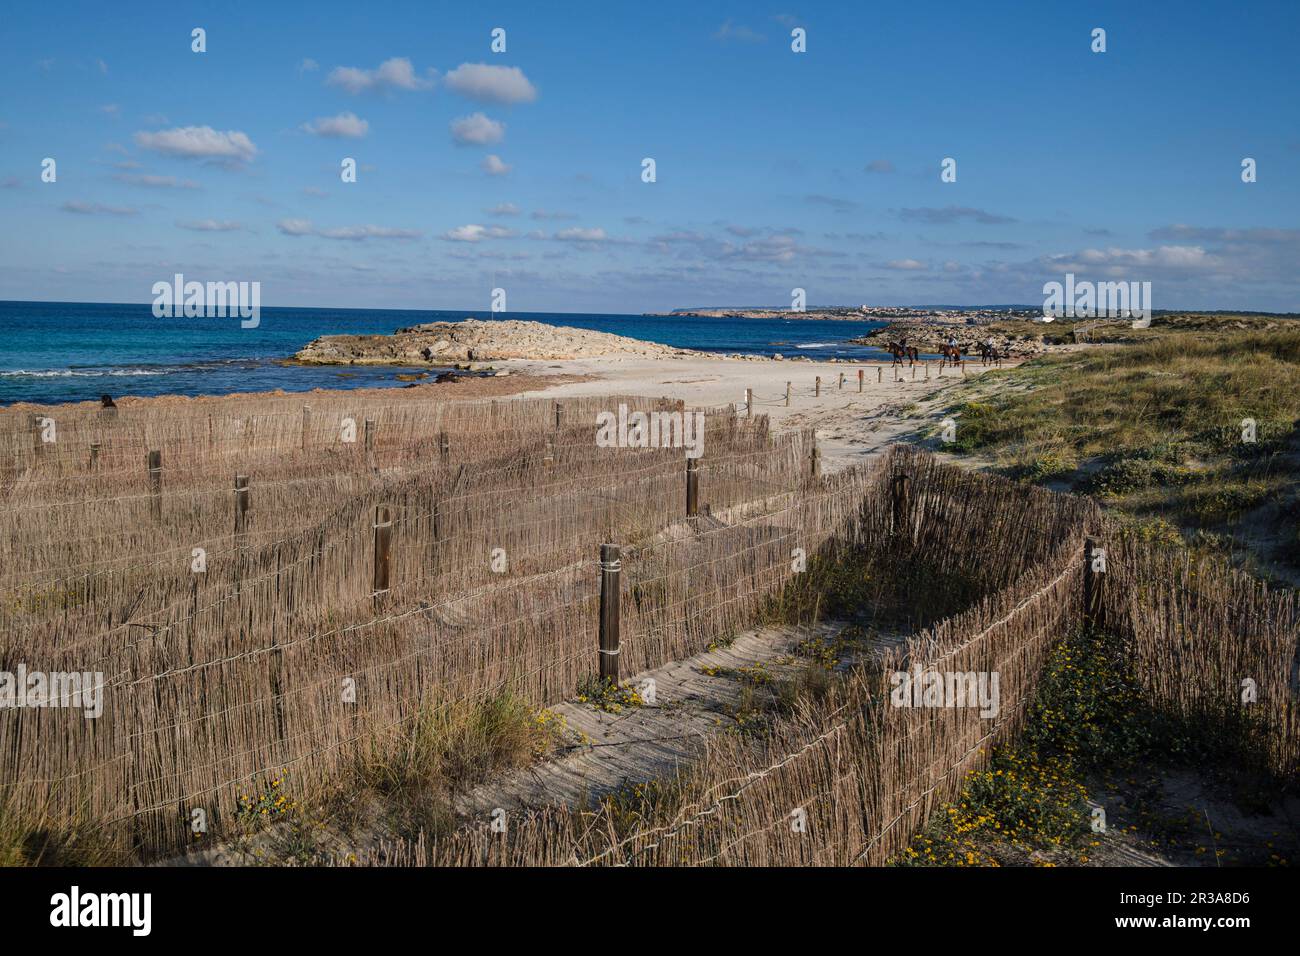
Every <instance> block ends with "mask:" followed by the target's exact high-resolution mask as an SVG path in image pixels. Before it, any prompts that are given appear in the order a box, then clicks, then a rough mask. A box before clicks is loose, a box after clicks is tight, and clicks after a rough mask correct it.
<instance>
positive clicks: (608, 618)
mask: <svg viewBox="0 0 1300 956" xmlns="http://www.w3.org/2000/svg"><path fill="white" fill-rule="evenodd" d="M620 553H621V552H620V549H619V546H618V545H616V544H602V545H601V546H600V678H601V680H604V681H609V682H610V683H613V684H617V683H618V654H619V650H620V648H619V642H618V611H619V573H620V572H621V571H622V570H623V562H622V560H621V559H620Z"/></svg>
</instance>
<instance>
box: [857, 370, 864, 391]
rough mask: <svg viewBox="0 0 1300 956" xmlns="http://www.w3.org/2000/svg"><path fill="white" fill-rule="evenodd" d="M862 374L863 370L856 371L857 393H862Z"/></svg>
mask: <svg viewBox="0 0 1300 956" xmlns="http://www.w3.org/2000/svg"><path fill="white" fill-rule="evenodd" d="M863 374H864V373H863V370H862V369H858V391H859V392H861V391H862V376H863Z"/></svg>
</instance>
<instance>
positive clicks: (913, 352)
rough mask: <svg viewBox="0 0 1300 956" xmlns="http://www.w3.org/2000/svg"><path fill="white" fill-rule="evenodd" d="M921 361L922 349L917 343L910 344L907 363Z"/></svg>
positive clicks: (911, 363)
mask: <svg viewBox="0 0 1300 956" xmlns="http://www.w3.org/2000/svg"><path fill="white" fill-rule="evenodd" d="M919 361H921V350H920V349H918V348H917V347H916V346H915V345H909V346H908V347H907V364H908V365H915V364H916V363H917V362H919Z"/></svg>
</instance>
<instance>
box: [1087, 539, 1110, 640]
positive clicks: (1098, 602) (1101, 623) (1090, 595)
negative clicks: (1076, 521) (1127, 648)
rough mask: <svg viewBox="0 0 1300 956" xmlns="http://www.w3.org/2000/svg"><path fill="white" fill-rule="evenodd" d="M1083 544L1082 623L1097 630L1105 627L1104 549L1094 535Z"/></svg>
mask: <svg viewBox="0 0 1300 956" xmlns="http://www.w3.org/2000/svg"><path fill="white" fill-rule="evenodd" d="M1083 542H1084V547H1083V622H1084V624H1085V625H1086V626H1087V627H1089V628H1091V629H1093V630H1097V629H1100V628H1103V627H1105V626H1106V605H1105V600H1104V599H1105V593H1106V573H1105V567H1106V549H1105V548H1103V547H1102V545H1101V539H1100V538H1098V537H1096V536H1095V535H1091V534H1090V535H1088V536H1087V537H1086V538H1084V539H1083Z"/></svg>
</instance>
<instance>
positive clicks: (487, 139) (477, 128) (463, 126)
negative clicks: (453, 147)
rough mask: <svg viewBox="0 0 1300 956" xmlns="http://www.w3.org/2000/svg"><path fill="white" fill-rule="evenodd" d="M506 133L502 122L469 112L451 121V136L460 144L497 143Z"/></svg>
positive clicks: (483, 144)
mask: <svg viewBox="0 0 1300 956" xmlns="http://www.w3.org/2000/svg"><path fill="white" fill-rule="evenodd" d="M505 135H506V126H505V124H504V123H500V122H497V121H496V120H494V119H488V118H487V117H486V116H484V115H483V114H482V113H471V114H470V115H469V116H462V117H461V118H460V119H456V120H452V121H451V138H452V139H454V140H455V141H456V142H457V143H459V144H460V145H462V146H488V145H490V144H492V143H499V142H501V139H502V138H503V137H504V136H505Z"/></svg>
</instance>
